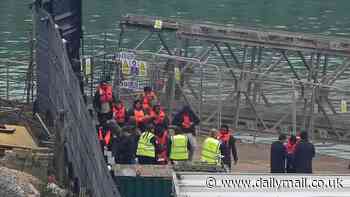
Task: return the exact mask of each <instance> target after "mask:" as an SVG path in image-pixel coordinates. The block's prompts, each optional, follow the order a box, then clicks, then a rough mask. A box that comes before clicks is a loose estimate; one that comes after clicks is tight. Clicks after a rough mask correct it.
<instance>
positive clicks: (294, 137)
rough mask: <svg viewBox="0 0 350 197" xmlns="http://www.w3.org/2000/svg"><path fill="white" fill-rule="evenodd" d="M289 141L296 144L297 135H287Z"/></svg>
mask: <svg viewBox="0 0 350 197" xmlns="http://www.w3.org/2000/svg"><path fill="white" fill-rule="evenodd" d="M289 142H290V143H291V144H296V143H297V137H296V136H295V135H291V136H290V137H289Z"/></svg>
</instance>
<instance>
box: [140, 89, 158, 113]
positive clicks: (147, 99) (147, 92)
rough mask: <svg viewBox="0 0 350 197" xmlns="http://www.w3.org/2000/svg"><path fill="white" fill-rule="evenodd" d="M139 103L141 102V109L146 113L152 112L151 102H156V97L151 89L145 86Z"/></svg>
mask: <svg viewBox="0 0 350 197" xmlns="http://www.w3.org/2000/svg"><path fill="white" fill-rule="evenodd" d="M141 101H142V107H143V109H144V110H146V111H151V110H152V102H156V101H157V96H156V94H155V93H154V91H152V88H151V87H148V86H146V87H145V88H144V89H143V94H142V95H141Z"/></svg>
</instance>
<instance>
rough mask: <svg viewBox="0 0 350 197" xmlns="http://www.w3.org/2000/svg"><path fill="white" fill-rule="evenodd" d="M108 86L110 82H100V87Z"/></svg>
mask: <svg viewBox="0 0 350 197" xmlns="http://www.w3.org/2000/svg"><path fill="white" fill-rule="evenodd" d="M107 84H108V82H107V81H106V80H102V81H100V85H101V86H105V85H107Z"/></svg>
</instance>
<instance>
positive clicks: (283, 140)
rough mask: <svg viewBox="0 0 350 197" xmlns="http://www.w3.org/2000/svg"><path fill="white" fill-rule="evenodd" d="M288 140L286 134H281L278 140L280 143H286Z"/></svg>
mask: <svg viewBox="0 0 350 197" xmlns="http://www.w3.org/2000/svg"><path fill="white" fill-rule="evenodd" d="M286 139H287V136H286V134H283V133H282V134H280V135H279V136H278V140H279V141H280V142H285V141H286Z"/></svg>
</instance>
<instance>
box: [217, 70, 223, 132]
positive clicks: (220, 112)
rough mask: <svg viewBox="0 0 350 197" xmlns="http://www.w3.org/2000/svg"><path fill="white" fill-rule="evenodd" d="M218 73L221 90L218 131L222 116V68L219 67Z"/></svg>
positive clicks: (219, 95)
mask: <svg viewBox="0 0 350 197" xmlns="http://www.w3.org/2000/svg"><path fill="white" fill-rule="evenodd" d="M216 71H217V72H218V81H219V83H218V86H219V87H218V88H219V94H218V98H219V110H218V129H219V128H220V127H221V115H222V102H223V101H222V98H223V97H222V95H221V94H222V73H221V67H217V68H216Z"/></svg>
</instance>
